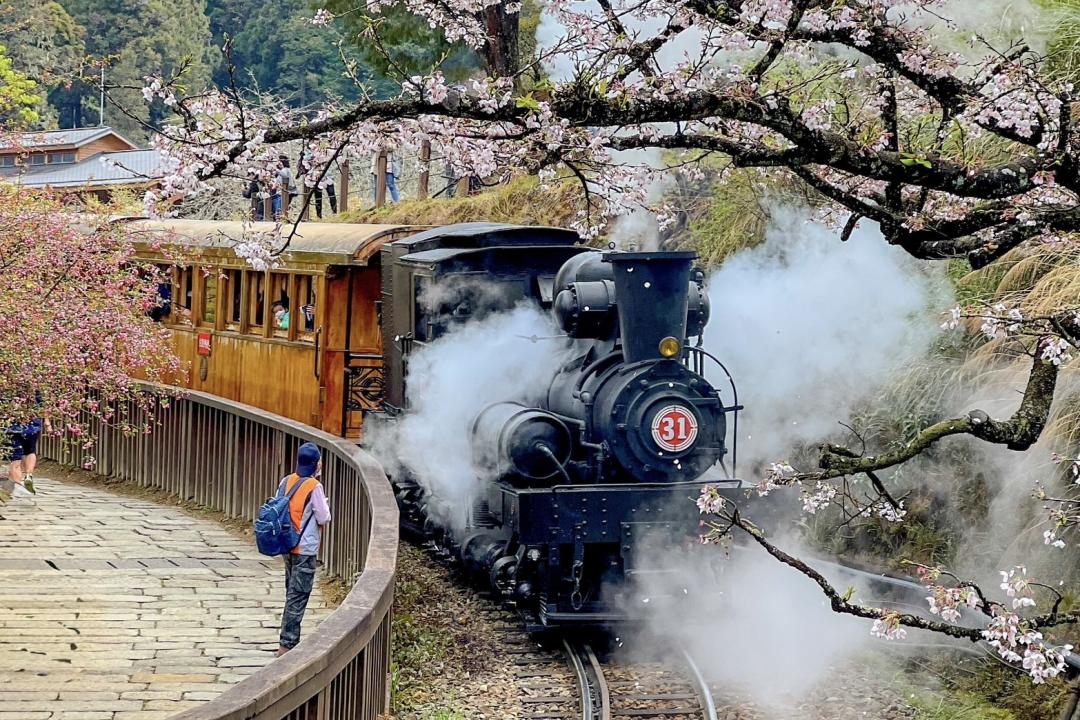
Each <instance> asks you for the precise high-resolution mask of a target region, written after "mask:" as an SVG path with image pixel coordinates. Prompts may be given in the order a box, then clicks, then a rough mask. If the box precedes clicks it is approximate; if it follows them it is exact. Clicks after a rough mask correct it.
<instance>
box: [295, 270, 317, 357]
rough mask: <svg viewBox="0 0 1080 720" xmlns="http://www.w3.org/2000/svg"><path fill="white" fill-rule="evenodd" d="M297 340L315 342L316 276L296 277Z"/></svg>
mask: <svg viewBox="0 0 1080 720" xmlns="http://www.w3.org/2000/svg"><path fill="white" fill-rule="evenodd" d="M294 307H298V309H297V311H296V314H295V317H296V329H297V331H298V332H297V333H296V339H297V340H301V341H304V342H314V341H315V276H314V275H298V276H297V277H296V302H295V304H294Z"/></svg>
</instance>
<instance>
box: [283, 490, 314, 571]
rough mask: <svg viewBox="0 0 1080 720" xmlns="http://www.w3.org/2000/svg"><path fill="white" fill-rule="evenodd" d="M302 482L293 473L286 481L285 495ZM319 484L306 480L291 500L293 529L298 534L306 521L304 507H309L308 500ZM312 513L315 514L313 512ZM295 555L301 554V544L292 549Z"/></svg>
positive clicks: (290, 516) (290, 510) (290, 514)
mask: <svg viewBox="0 0 1080 720" xmlns="http://www.w3.org/2000/svg"><path fill="white" fill-rule="evenodd" d="M298 480H300V476H299V475H297V474H296V473H293V474H292V475H290V476H289V477H288V478H287V479H286V480H285V494H286V495H288V494H289V493H290V492H291V491H292V489H293V485H295V484H296V482H297V481H298ZM318 484H319V481H318V480H316V479H315V478H304V484H303V485H301V486H300V489H299V490H297V491H296V494H295V495H293V496H292V499H290V500H289V518H290V519H291V520H292V524H293V527H294V528H296V532H300V522H301V521H302V520H303V519H304V507H305V506H306V505H307V501H308V498H309V497H310V496H311V493H313V492H315V486H316V485H318ZM312 512H315V511H314V510H312ZM292 554H293V555H299V554H300V543H297V544H296V547H294V548H293V549H292Z"/></svg>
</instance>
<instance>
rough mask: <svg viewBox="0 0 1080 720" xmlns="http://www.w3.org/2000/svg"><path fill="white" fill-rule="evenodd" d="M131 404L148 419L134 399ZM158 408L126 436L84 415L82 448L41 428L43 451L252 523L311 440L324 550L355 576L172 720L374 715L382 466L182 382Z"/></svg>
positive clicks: (385, 592) (389, 575) (321, 435)
mask: <svg viewBox="0 0 1080 720" xmlns="http://www.w3.org/2000/svg"><path fill="white" fill-rule="evenodd" d="M145 388H146V391H147V392H160V390H161V388H160V387H155V386H151V385H148V384H147V385H145ZM127 409H128V410H129V411H130V412H132V413H134V414H135V415H136V416H138V417H140V418H141V419H145V417H144V416H141V415H140V413H141V410H140V409H139V406H138V405H136V404H132V405H131V406H130V407H129V408H127ZM156 412H157V416H158V417H157V419H156V420H155V425H156V427H155V429H154V431H153V432H152V433H150V434H148V435H144V434H135V435H131V436H126V435H124V433H122V432H121V431H120V430H118V429H117V428H114V427H109V426H107V425H104V424H101V423H95V422H94V421H93V419H92V418H85V419H86V420H87V421H88V422H89V423H90V424H91V427H92V428H93V431H94V432H93V434H94V435H95V438H96V439H95V441H94V442H93V444H92V445H91V446H90V447H88V448H83V447H82V445H81V444H79V443H65V442H64V441H63V439H62V438H56V437H47V438H43V439H42V454H43V455H45V456H47V457H49V458H52V459H54V460H58V461H61V462H65V463H71V464H82V463H83V462H84V461H85V460H86V459H87V458H88V457H90V456H93V457H94V458H96V460H97V468H96V472H98V473H99V474H101V475H104V476H107V477H115V478H119V479H122V480H127V481H130V482H134V483H137V484H139V485H141V486H144V487H153V488H158V489H161V490H164V491H166V492H169V493H171V494H173V495H175V496H177V497H179V498H181V499H185V500H193V501H195V502H197V503H199V504H200V505H204V506H207V507H211V508H213V509H215V510H219V511H221V512H223V513H225V514H226V515H228V516H230V517H235V518H243V519H247V520H252V519H253V518H254V517H255V514H256V513H257V511H258V507H259V505H260V504H261V503H262V501H263V500H264V499H265V498H266V497H268V496H269V495H271V494H272V493H273V492H274V490H275V489H276V487H277V483H278V481H279V480H280V478H281V477H283V476H284V475H286V474H287V473H288V471H289V469H291V467H292V464H293V462H294V460H295V455H296V449H297V448H298V447H299V445H300V444H302V443H304V442H314V443H316V444H317V445H319V446H320V448H321V449H322V451H323V476H322V480H323V484H324V486H325V488H326V493H327V497H328V500H329V503H330V506H331V508H332V511H333V514H334V519H333V521H332V522H331V523H330V524H329V525H327V526H326V532H325V533H324V535H323V547H322V550H321V553H320V554H321V556H322V557H321V559H322V560H323V562H324V563H325V568H326V570H327V572H328V573H330V574H332V575H335V576H337V577H340V578H342V579H344V580H346V581H348V582H350V583H351V585H352V589H351V590H350V592H349V594H348V596H347V597H346V598H345V600H344V601H343V602H342V603H341V605H340V606H339V607H338V608H337V609H336V610H334V612H333V613H331V614H330V616H329V617H327V618H326V619H325V620H323V621H322V623H321V624H320V625H319V626H318V627H317V628H316V629H315V630H314V632H312V633H310V635H307V636H306V637H305V638H304V639H303V641H302V642H301V643H300V644H299V645H298V646H297V647H296V648H294V649H293V650H292V651H291V652H289V653H288V654H286V655H284V656H283V657H281V658H278V659H276V660H274V661H272V662H270V663H269V664H267V665H266V666H265V667H263V668H262V669H260V670H258V671H256V672H255V673H254V674H253V675H251V676H249V677H248V678H246V679H244V680H242V681H240V682H239V683H237V684H236V685H234V686H232V687H231V688H229V689H228V690H226V691H225V692H224V693H222V694H221V695H220V696H218V697H217V698H216V699H214V700H211V701H210V702H208V703H206V704H205V705H202V706H200V707H198V708H194V709H191V710H187V711H184V712H181V713H179V714H177V715H174V716H173V720H247V719H249V718H259V719H260V720H301V719H304V720H306V719H308V718H312V719H313V718H350V719H352V718H356V719H358V720H375V719H376V718H377V717H379V716H380V715H381V714H384V713H385V712H387V709H388V708H387V700H388V697H389V693H388V688H389V670H390V618H391V604H392V602H393V592H394V579H395V572H396V563H397V542H398V509H397V503H396V501H395V499H394V494H393V491H392V489H391V487H390V483H389V482H388V481H387V479H386V475H385V473H384V472H383V470H382V468H381V467H380V466H379V464H378V463H377V462H376V461H375V460H374V459H373V458H372V457H371V456H370V455H368V454H367V453H366V452H365V451H363V450H361V449H360V448H358V447H357V446H355V445H354V444H352V443H350V442H348V441H346V440H344V439H341V438H337V437H334V436H333V435H330V434H328V433H325V432H323V431H321V430H317V429H315V428H312V427H309V426H307V425H304V424H302V423H299V422H295V421H293V420H289V419H287V418H284V417H281V416H279V415H274V414H273V413H269V412H265V411H263V410H259V409H257V408H254V407H251V406H248V405H243V404H241V403H237V402H232V401H230V400H225V399H223V398H220V397H215V396H213V395H208V394H205V393H201V392H196V391H183V394H181V395H180V396H179V397H177V398H173V399H172V400H171V402H170V403H169V405H168V407H165V406H164V404H162V406H161V407H159V408H158V409H157V411H156Z"/></svg>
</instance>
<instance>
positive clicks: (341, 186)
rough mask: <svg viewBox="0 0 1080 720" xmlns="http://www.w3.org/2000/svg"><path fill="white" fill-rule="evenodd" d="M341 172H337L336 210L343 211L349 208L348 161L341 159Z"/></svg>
mask: <svg viewBox="0 0 1080 720" xmlns="http://www.w3.org/2000/svg"><path fill="white" fill-rule="evenodd" d="M340 168H341V172H340V173H339V174H338V194H337V197H338V210H339V211H341V212H345V211H346V210H348V209H349V161H348V160H342V161H341V165H340Z"/></svg>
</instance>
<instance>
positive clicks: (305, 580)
mask: <svg viewBox="0 0 1080 720" xmlns="http://www.w3.org/2000/svg"><path fill="white" fill-rule="evenodd" d="M321 470H322V455H321V454H320V453H319V448H318V446H316V445H315V444H314V443H304V444H303V445H301V446H300V449H299V450H298V451H297V453H296V472H295V473H293V474H292V475H289V476H287V477H285V478H283V479H282V480H281V484H280V485H278V495H288V494H289V493H290V492H292V490H293V488H294V487H295V486H296V484H297V483H300V487H299V488H298V489H297V490H296V492H295V493H293V496H292V498H291V499H290V500H289V515H290V517H291V519H292V524H293V527H294V528H296V531H297V532H298V533H300V542H299V543H297V545H296V547H295V548H293V550H292V552H291V553H290V554H288V555H286V556H285V608H284V609H283V610H282V612H281V636H280V638H279V640H278V645H279V647H278V650H277V655H278V657H281V656H282V655H284V654H285V653H287V652H288V651H289V650H292V649H293V648H294V647H296V644H297V643H299V642H300V623H301V622H303V620H304V611H305V610H307V604H308V598H309V597H311V588H312V586H313V585H314V583H315V558H316V556H317V555H318V554H319V543H320V541H321V540H322V531H323V526H324V525H326V523H328V522H330V506H329V505H328V504H327V502H326V493H325V492H324V491H323V486H322V483H321V482H319V479H318V478H319V474H320V472H321ZM313 521H314V522H313Z"/></svg>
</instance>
